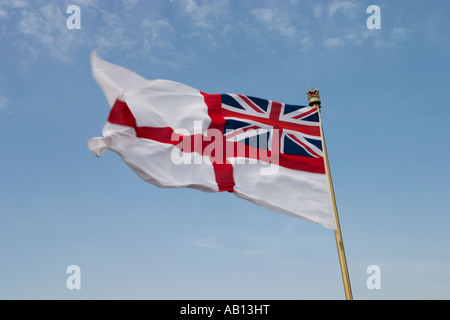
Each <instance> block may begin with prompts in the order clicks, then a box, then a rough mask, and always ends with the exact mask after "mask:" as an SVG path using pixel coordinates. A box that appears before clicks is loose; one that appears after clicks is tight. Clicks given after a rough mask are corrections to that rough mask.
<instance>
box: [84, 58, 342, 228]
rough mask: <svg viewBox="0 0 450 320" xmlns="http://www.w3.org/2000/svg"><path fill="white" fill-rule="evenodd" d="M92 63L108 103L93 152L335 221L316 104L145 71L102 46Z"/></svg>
mask: <svg viewBox="0 0 450 320" xmlns="http://www.w3.org/2000/svg"><path fill="white" fill-rule="evenodd" d="M91 64H92V71H93V75H94V78H95V79H96V81H97V82H98V84H99V85H100V87H101V88H102V89H103V91H104V93H105V95H106V99H107V100H108V103H109V105H110V106H111V111H110V114H109V117H108V120H107V122H106V124H105V126H104V128H103V137H98V138H97V137H96V138H92V139H90V140H89V142H88V146H89V149H90V150H91V151H92V152H93V153H94V154H96V155H97V156H101V155H102V154H103V153H104V152H105V151H106V150H108V149H109V150H111V151H114V152H115V153H117V154H118V155H119V156H120V157H121V158H122V159H123V161H124V162H125V163H126V164H127V165H128V166H130V168H131V169H133V170H134V171H135V172H136V174H137V175H138V176H139V177H141V178H142V179H144V180H145V181H147V182H149V183H151V184H153V185H156V186H158V187H163V188H184V187H189V188H194V189H198V190H202V191H209V192H219V191H227V192H232V193H234V194H235V195H236V196H238V197H240V198H243V199H246V200H249V201H251V202H253V203H255V204H257V205H259V206H262V207H265V208H268V209H270V210H273V211H276V212H280V213H283V214H288V215H292V216H295V217H299V218H302V219H304V220H308V221H312V222H315V223H318V224H320V225H323V226H325V227H327V228H331V229H336V222H335V217H334V213H333V207H332V199H331V191H330V185H329V181H328V177H327V172H326V166H325V163H324V155H323V141H322V136H321V130H320V117H319V114H318V112H319V111H318V109H317V108H316V107H308V106H297V105H291V104H284V103H280V102H276V101H271V100H264V99H260V98H255V97H250V96H244V95H237V94H208V93H205V92H202V91H199V90H197V89H195V88H192V87H189V86H187V85H185V84H182V83H178V82H173V81H168V80H148V79H145V78H143V77H141V76H140V75H138V74H136V73H134V72H132V71H130V70H128V69H125V68H123V67H120V66H117V65H114V64H111V63H109V62H106V61H104V60H102V59H100V58H99V57H97V55H96V54H95V53H92V55H91Z"/></svg>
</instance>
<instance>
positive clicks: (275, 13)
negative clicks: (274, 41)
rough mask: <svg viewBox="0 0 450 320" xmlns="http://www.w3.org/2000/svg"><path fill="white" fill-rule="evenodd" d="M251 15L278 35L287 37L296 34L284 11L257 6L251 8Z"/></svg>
mask: <svg viewBox="0 0 450 320" xmlns="http://www.w3.org/2000/svg"><path fill="white" fill-rule="evenodd" d="M251 15H252V16H253V17H254V18H255V20H256V21H258V22H260V23H261V24H262V25H264V27H265V28H266V29H268V30H270V31H273V32H276V33H277V34H278V35H281V36H284V37H289V38H292V37H295V36H297V30H296V28H295V26H293V25H292V24H291V23H290V17H289V15H288V14H286V13H282V12H280V11H279V10H277V9H268V8H259V9H253V10H252V11H251Z"/></svg>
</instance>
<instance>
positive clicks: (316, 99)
mask: <svg viewBox="0 0 450 320" xmlns="http://www.w3.org/2000/svg"><path fill="white" fill-rule="evenodd" d="M307 96H308V102H309V105H310V106H312V107H316V108H317V109H318V110H319V112H318V113H317V114H318V115H319V123H320V134H321V136H322V141H323V156H324V161H325V166H326V172H327V177H328V183H329V185H330V191H331V199H332V203H333V211H334V217H335V219H336V230H334V235H335V238H336V246H337V250H338V255H339V264H340V266H341V273H342V281H343V283H344V291H345V297H346V299H347V300H353V295H352V289H351V286H350V277H349V275H348V268H347V260H346V258H345V251H344V242H343V240H342V233H341V226H340V224H339V216H338V211H337V206H336V198H335V195H334V188H333V180H332V179H331V172H330V164H329V162H328V154H327V148H326V146H325V136H324V134H323V128H322V119H321V115H320V107H321V106H320V104H321V101H320V95H319V90H314V89H313V88H311V90H310V91H308V92H307Z"/></svg>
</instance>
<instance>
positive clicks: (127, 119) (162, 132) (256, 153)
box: [108, 95, 325, 191]
mask: <svg viewBox="0 0 450 320" xmlns="http://www.w3.org/2000/svg"><path fill="white" fill-rule="evenodd" d="M209 96H212V95H209ZM214 96H215V97H209V99H211V100H210V101H212V102H213V103H215V104H216V106H217V105H218V104H219V101H217V96H219V97H220V95H214ZM207 98H208V97H205V100H206V99H207ZM217 111H219V110H218V109H217V108H216V109H214V108H212V109H211V110H210V116H211V117H212V119H216V120H218V121H216V122H214V121H213V122H212V123H214V124H215V125H212V126H211V127H210V128H214V129H218V130H220V128H221V129H222V132H223V125H224V121H221V120H220V114H219V113H217ZM218 118H219V119H218ZM108 122H110V123H114V124H118V125H124V126H128V127H131V128H133V129H134V130H135V131H136V136H137V137H139V138H144V139H150V140H154V141H158V142H161V143H167V144H172V145H177V144H179V143H180V142H181V141H182V139H190V147H191V148H190V150H185V152H198V153H199V154H202V155H204V152H205V149H206V148H207V147H208V146H209V145H210V144H212V143H214V139H213V140H212V141H208V140H204V139H205V137H204V136H203V135H199V134H197V135H190V136H183V135H181V134H177V133H174V130H173V129H172V128H169V127H164V128H157V127H138V126H137V125H136V119H135V118H134V116H133V114H132V113H131V110H130V109H129V108H128V106H127V104H126V103H125V102H123V101H120V100H117V101H116V103H115V104H114V106H113V108H112V109H111V112H110V115H109V117H108ZM172 138H173V139H172ZM195 149H197V150H195ZM210 149H211V148H208V150H210ZM214 152H215V154H214V155H208V156H210V157H211V161H212V162H213V166H214V171H215V174H216V179H217V182H218V186H219V190H221V191H233V186H234V182H233V181H234V180H233V177H232V165H231V164H229V163H227V161H226V158H229V157H246V158H250V159H255V160H261V161H265V162H272V163H275V164H279V165H280V166H282V167H286V168H289V169H293V170H301V171H308V172H314V173H321V174H324V173H325V166H324V161H323V158H321V157H320V158H313V157H303V156H297V155H288V154H279V153H278V158H277V157H275V154H273V153H272V151H267V152H265V151H264V150H261V149H258V148H255V147H251V146H248V145H245V144H242V143H239V142H231V141H225V140H224V141H223V149H222V150H214ZM221 152H222V154H220V153H221ZM230 175H231V176H230Z"/></svg>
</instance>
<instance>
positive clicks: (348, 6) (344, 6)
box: [327, 0, 358, 17]
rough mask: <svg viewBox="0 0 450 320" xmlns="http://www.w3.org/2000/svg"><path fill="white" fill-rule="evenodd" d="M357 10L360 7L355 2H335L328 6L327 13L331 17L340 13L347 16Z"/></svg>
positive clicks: (337, 0)
mask: <svg viewBox="0 0 450 320" xmlns="http://www.w3.org/2000/svg"><path fill="white" fill-rule="evenodd" d="M356 8H358V5H357V4H356V3H355V2H354V1H342V0H334V1H332V2H331V3H330V4H329V5H328V8H327V11H328V15H329V16H330V17H331V16H333V15H334V14H335V13H336V12H339V11H341V12H343V13H345V14H353V13H354V10H355V9H356Z"/></svg>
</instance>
